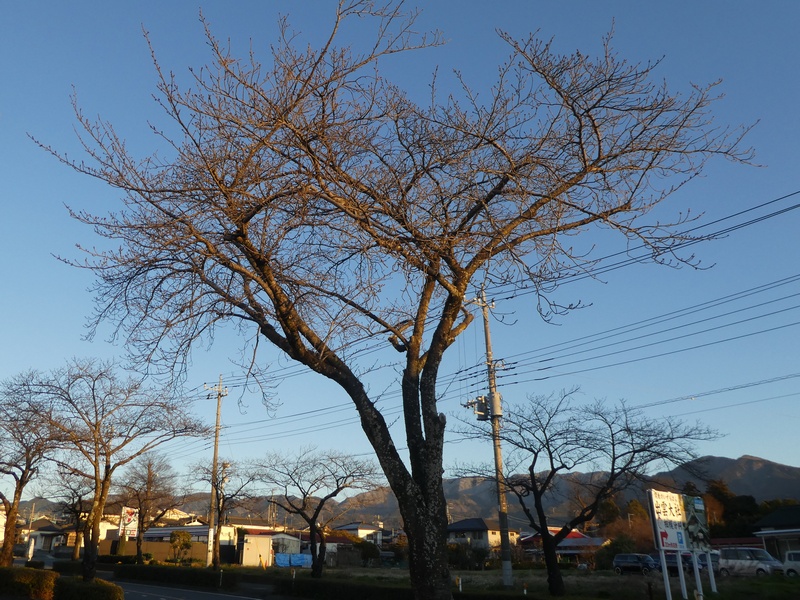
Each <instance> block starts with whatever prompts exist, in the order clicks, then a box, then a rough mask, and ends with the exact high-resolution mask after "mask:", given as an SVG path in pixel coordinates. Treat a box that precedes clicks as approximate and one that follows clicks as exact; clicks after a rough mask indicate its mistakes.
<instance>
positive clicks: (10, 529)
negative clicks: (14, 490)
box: [0, 498, 19, 567]
mask: <svg viewBox="0 0 800 600" xmlns="http://www.w3.org/2000/svg"><path fill="white" fill-rule="evenodd" d="M15 499H16V498H15ZM18 507H19V503H18V502H12V503H8V504H7V505H6V506H5V509H6V511H7V512H6V525H5V533H4V534H5V537H4V538H3V548H2V549H1V550H0V567H10V566H12V565H13V564H14V540H15V539H16V537H17V515H18V514H19V509H18Z"/></svg>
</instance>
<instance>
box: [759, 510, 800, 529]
mask: <svg viewBox="0 0 800 600" xmlns="http://www.w3.org/2000/svg"><path fill="white" fill-rule="evenodd" d="M753 528H754V529H760V530H761V531H764V530H774V529H800V504H795V505H792V506H781V507H780V508H777V509H775V510H774V511H772V512H771V513H769V514H768V515H767V516H765V517H763V518H761V519H759V520H758V521H756V522H755V524H754V525H753Z"/></svg>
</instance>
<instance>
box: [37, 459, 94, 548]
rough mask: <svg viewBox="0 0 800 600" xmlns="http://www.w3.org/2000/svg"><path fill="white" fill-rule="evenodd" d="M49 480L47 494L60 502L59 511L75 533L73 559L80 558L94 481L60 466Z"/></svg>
mask: <svg viewBox="0 0 800 600" xmlns="http://www.w3.org/2000/svg"><path fill="white" fill-rule="evenodd" d="M51 475H52V476H51V478H50V479H49V481H48V482H47V496H48V497H49V498H52V499H53V500H55V501H56V502H57V504H58V511H59V513H60V514H61V515H62V517H65V518H66V519H67V520H68V521H69V524H70V526H71V528H72V531H73V532H74V533H75V541H74V542H73V543H72V560H75V561H77V560H79V559H80V556H81V547H82V545H83V537H84V532H85V531H86V515H87V514H88V513H89V510H88V505H89V502H90V498H91V497H92V496H93V494H92V482H91V481H90V480H89V479H88V478H85V477H76V476H75V474H74V473H70V472H67V470H66V469H64V468H62V467H59V468H57V469H56V471H55V473H52V474H51Z"/></svg>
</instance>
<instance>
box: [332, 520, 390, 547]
mask: <svg viewBox="0 0 800 600" xmlns="http://www.w3.org/2000/svg"><path fill="white" fill-rule="evenodd" d="M334 531H340V532H345V533H349V534H350V535H354V536H356V537H358V538H361V539H362V540H367V541H368V542H372V543H373V544H375V545H376V546H378V547H381V545H383V523H378V525H369V524H368V523H348V524H347V525H342V526H340V527H336V528H335V529H334Z"/></svg>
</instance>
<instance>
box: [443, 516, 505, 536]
mask: <svg viewBox="0 0 800 600" xmlns="http://www.w3.org/2000/svg"><path fill="white" fill-rule="evenodd" d="M447 531H448V532H451V531H452V532H459V531H500V523H499V521H495V520H493V519H482V518H472V519H461V520H460V521H455V522H454V523H450V524H449V525H448V526H447ZM509 532H510V533H517V534H518V533H519V531H517V530H516V529H509Z"/></svg>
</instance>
